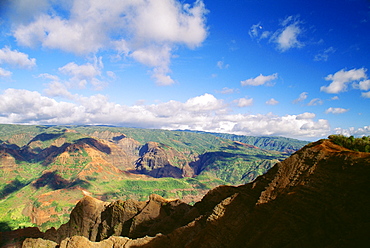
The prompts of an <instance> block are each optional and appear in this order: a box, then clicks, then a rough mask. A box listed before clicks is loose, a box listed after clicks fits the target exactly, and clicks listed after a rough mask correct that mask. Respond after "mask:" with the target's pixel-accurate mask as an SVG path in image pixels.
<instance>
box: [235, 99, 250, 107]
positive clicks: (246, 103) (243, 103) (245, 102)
mask: <svg viewBox="0 0 370 248" xmlns="http://www.w3.org/2000/svg"><path fill="white" fill-rule="evenodd" d="M234 102H235V103H236V104H237V105H238V107H240V108H242V107H247V106H251V105H253V98H239V99H236V100H234Z"/></svg>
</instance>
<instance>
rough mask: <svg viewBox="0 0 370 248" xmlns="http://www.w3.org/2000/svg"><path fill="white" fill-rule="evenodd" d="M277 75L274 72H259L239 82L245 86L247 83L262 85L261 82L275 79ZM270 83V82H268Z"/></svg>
mask: <svg viewBox="0 0 370 248" xmlns="http://www.w3.org/2000/svg"><path fill="white" fill-rule="evenodd" d="M277 77H278V74H277V73H274V74H271V75H268V76H264V75H262V74H260V75H259V76H257V77H255V78H250V79H247V80H244V81H241V82H240V83H241V85H242V86H247V85H250V86H259V85H263V84H268V83H270V82H271V81H272V80H275V79H276V78H277ZM270 85H271V83H270Z"/></svg>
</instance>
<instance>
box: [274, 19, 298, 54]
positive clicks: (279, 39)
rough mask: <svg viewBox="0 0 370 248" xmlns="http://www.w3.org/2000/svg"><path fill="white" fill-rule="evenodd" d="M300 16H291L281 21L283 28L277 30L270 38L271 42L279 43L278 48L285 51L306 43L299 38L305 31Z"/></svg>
mask: <svg viewBox="0 0 370 248" xmlns="http://www.w3.org/2000/svg"><path fill="white" fill-rule="evenodd" d="M300 24H301V21H300V20H299V19H298V17H293V16H289V17H287V18H286V19H285V20H283V21H282V22H281V26H283V27H282V28H281V29H279V30H277V31H276V32H275V33H274V34H273V35H272V36H271V38H270V41H271V42H275V43H277V45H278V46H277V48H278V49H279V50H280V51H281V52H285V51H287V50H289V49H291V48H300V47H302V46H304V43H303V42H301V41H299V40H298V36H300V35H301V34H302V32H303V29H302V28H301V27H300Z"/></svg>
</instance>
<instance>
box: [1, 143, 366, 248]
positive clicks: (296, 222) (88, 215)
mask: <svg viewBox="0 0 370 248" xmlns="http://www.w3.org/2000/svg"><path fill="white" fill-rule="evenodd" d="M332 140H333V139H331V140H320V141H317V142H313V143H310V144H308V145H306V146H305V147H303V148H302V149H300V150H299V151H297V152H296V153H294V154H293V155H291V156H290V157H289V158H287V159H286V160H284V161H283V162H280V163H277V164H276V165H275V166H274V167H273V168H271V169H270V170H269V171H268V172H267V173H266V174H264V175H262V176H260V177H258V178H257V179H256V180H255V181H253V182H251V183H248V184H245V185H241V186H238V187H235V186H219V187H217V188H215V189H212V190H210V191H209V192H208V193H207V194H206V195H205V196H204V198H203V199H202V200H201V201H199V202H197V203H196V204H194V206H191V205H188V204H186V203H184V202H182V201H180V200H175V199H172V200H171V199H170V200H166V199H164V198H162V197H160V196H158V195H155V194H153V195H151V196H150V197H149V198H148V199H149V200H147V201H145V202H144V201H141V202H140V201H135V200H127V201H113V202H103V201H99V200H98V199H94V198H92V197H90V196H85V197H84V198H82V199H81V200H80V201H79V202H78V204H77V205H76V206H75V208H74V209H73V211H72V212H71V216H70V220H69V221H68V222H67V223H66V224H64V225H62V226H61V227H60V228H59V229H57V230H56V229H50V230H48V231H47V232H46V233H40V232H38V233H37V230H25V231H29V232H30V234H27V233H23V234H22V233H19V234H18V236H15V237H18V238H21V237H22V236H23V238H24V237H36V238H37V237H41V238H43V239H26V240H25V242H24V243H23V247H24V248H28V247H41V246H43V247H59V246H58V245H60V247H66V248H72V247H92V246H94V247H147V248H151V247H152V248H155V247H189V248H190V247H194V248H195V247H204V248H205V247H207V248H209V247H211V248H216V247H217V248H218V247H223V248H233V247H261V248H264V247H266V248H267V247H312V248H314V247H367V246H368V244H369V242H370V236H369V235H368V232H369V228H370V214H369V194H370V187H369V185H370V177H369V174H370V153H368V152H358V151H354V150H351V149H348V148H345V147H343V146H340V145H337V144H335V143H333V142H332ZM31 231H33V232H32V233H31ZM12 235H17V233H14V234H13V233H12V232H8V233H6V236H7V237H8V236H10V237H11V236H12Z"/></svg>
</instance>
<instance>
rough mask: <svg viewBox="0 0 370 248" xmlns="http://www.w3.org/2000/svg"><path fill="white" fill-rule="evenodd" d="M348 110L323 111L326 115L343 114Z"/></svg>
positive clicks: (330, 109) (332, 109)
mask: <svg viewBox="0 0 370 248" xmlns="http://www.w3.org/2000/svg"><path fill="white" fill-rule="evenodd" d="M348 111H349V109H344V108H332V107H330V108H328V109H327V110H325V113H326V114H330V113H331V114H343V113H345V112H348Z"/></svg>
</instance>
